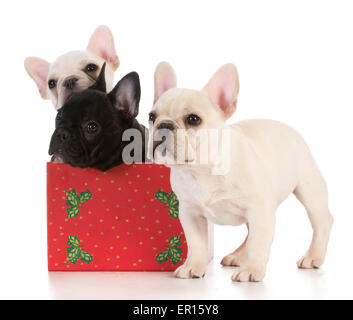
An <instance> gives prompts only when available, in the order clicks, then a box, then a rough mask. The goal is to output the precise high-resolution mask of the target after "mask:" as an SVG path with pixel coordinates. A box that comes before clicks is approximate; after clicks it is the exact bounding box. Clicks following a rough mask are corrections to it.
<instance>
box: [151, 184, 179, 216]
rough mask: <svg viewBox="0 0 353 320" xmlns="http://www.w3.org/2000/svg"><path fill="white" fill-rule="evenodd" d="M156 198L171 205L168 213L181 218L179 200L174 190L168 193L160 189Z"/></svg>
mask: <svg viewBox="0 0 353 320" xmlns="http://www.w3.org/2000/svg"><path fill="white" fill-rule="evenodd" d="M155 198H156V199H157V200H159V201H160V202H162V203H165V204H166V205H167V206H168V207H169V208H168V213H169V215H170V216H171V217H172V218H179V200H178V198H177V196H176V194H175V193H174V192H173V191H172V192H171V193H170V194H169V195H168V193H167V192H164V191H162V190H158V191H157V192H156V194H155Z"/></svg>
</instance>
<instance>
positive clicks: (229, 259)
mask: <svg viewBox="0 0 353 320" xmlns="http://www.w3.org/2000/svg"><path fill="white" fill-rule="evenodd" d="M243 260H244V254H243V251H238V252H237V251H236V252H233V253H231V254H228V255H227V256H225V257H224V258H223V259H222V261H221V265H223V266H225V267H229V266H233V267H239V266H241V264H242V261H243Z"/></svg>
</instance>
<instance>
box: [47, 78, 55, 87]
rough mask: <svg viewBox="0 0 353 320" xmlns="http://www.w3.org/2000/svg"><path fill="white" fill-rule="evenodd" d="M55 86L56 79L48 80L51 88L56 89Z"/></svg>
mask: <svg viewBox="0 0 353 320" xmlns="http://www.w3.org/2000/svg"><path fill="white" fill-rule="evenodd" d="M55 86H56V80H53V79H51V80H49V81H48V87H49V89H54V88H55Z"/></svg>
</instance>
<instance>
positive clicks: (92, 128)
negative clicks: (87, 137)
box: [87, 121, 98, 134]
mask: <svg viewBox="0 0 353 320" xmlns="http://www.w3.org/2000/svg"><path fill="white" fill-rule="evenodd" d="M97 131H98V124H97V123H96V122H94V121H90V122H88V124H87V132H88V133H89V134H93V133H96V132H97Z"/></svg>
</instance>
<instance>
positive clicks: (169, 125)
mask: <svg viewBox="0 0 353 320" xmlns="http://www.w3.org/2000/svg"><path fill="white" fill-rule="evenodd" d="M175 129H176V126H175V125H174V123H173V122H171V121H164V122H161V123H159V124H158V125H157V128H156V132H155V134H154V139H153V154H154V153H155V151H156V149H157V147H158V146H160V145H161V144H162V143H164V142H166V141H167V138H168V137H169V136H173V133H174V130H175ZM163 152H165V150H163Z"/></svg>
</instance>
